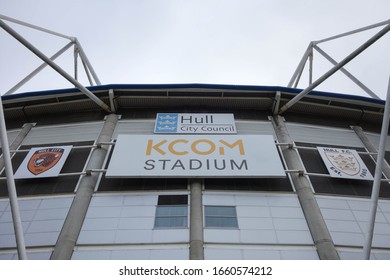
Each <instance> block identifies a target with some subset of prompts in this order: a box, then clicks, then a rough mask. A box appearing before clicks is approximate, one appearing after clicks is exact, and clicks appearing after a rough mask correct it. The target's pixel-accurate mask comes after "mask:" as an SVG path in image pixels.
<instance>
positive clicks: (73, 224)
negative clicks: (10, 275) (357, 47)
mask: <svg viewBox="0 0 390 280" xmlns="http://www.w3.org/2000/svg"><path fill="white" fill-rule="evenodd" d="M89 90H90V91H91V92H93V93H94V94H95V96H97V97H98V98H99V99H100V100H102V101H103V102H104V103H105V104H108V105H109V106H110V109H111V113H107V112H105V111H103V110H102V109H101V107H100V106H98V105H97V104H96V103H95V102H93V101H92V100H91V99H89V98H88V97H87V96H85V95H84V94H83V93H81V92H80V91H79V90H77V89H65V90H51V91H43V92H31V93H24V94H17V95H8V96H3V106H4V112H5V118H6V120H7V129H8V131H7V132H8V139H9V143H10V149H11V155H12V164H13V168H14V170H15V177H16V179H15V181H16V188H17V193H18V199H19V207H20V214H21V219H22V225H23V233H24V238H25V244H26V248H27V255H28V258H29V259H206V260H211V259H360V258H362V246H363V244H364V238H365V232H366V228H367V222H368V213H369V207H370V205H371V204H370V196H371V189H372V179H369V178H365V177H364V176H369V174H372V175H373V174H374V171H375V156H376V155H375V154H373V153H372V152H373V150H372V149H375V147H376V148H377V147H378V145H379V137H380V127H381V123H382V117H383V108H384V102H383V101H380V100H376V99H372V98H365V97H360V96H351V95H342V94H336V93H327V92H312V93H310V94H309V95H307V96H305V97H304V98H303V99H301V100H300V101H299V102H298V103H297V104H295V105H294V106H292V107H291V108H290V109H289V110H288V111H286V112H285V113H284V114H283V115H278V114H275V112H277V111H278V107H280V106H283V105H284V104H286V103H287V102H288V101H289V100H291V99H292V98H293V97H295V96H296V95H297V94H298V93H299V92H300V90H299V89H293V88H286V87H264V86H229V85H204V84H185V85H175V84H173V85H103V86H94V87H90V88H89ZM157 115H158V116H160V117H163V119H164V117H165V120H164V121H167V120H168V122H167V124H168V126H169V120H170V117H171V118H174V117H176V120H177V121H178V122H184V123H185V122H187V127H189V125H188V123H189V122H190V121H192V123H193V124H194V125H193V127H198V128H199V127H207V126H208V125H210V127H213V126H211V122H212V121H214V124H215V123H216V121H217V120H218V118H220V117H221V116H222V117H224V118H223V119H219V123H217V124H216V125H217V126H218V125H219V127H225V128H226V127H231V126H233V128H232V129H234V131H233V133H231V132H230V131H228V132H226V131H223V132H220V131H217V132H215V131H214V132H212V134H210V133H209V131H206V132H204V133H202V134H200V133H199V131H198V132H196V133H192V134H189V133H187V134H185V133H183V132H180V131H179V132H178V133H174V132H173V131H169V132H168V133H166V132H162V133H161V131H158V128H157V122H158V121H159V120H158V118H157ZM180 118H181V119H180ZM195 122H196V123H195ZM224 122H225V123H224ZM171 127H173V125H171ZM214 127H215V126H214ZM166 129H168V127H166ZM206 130H207V129H206ZM239 139H242V141H243V142H237V141H239ZM117 140H118V141H117ZM221 141H222V142H221ZM253 141H255V142H253ZM240 143H241V144H242V147H241V144H240ZM53 147H54V148H53ZM68 147H70V148H69V150H67V149H68ZM145 147H146V148H145ZM318 147H321V148H318ZM122 148H123V149H124V150H122ZM127 148H129V150H126V149H127ZM325 148H332V149H328V150H327V149H325ZM50 149H51V150H50ZM59 149H65V150H66V152H69V155H68V156H67V158H66V160H65V161H64V162H63V163H62V166H60V167H61V169H60V170H59V171H58V174H57V175H50V176H49V177H40V175H41V173H40V172H42V174H45V172H48V171H45V170H43V171H36V173H37V174H33V173H34V172H35V171H34V170H31V169H32V168H29V170H30V171H29V172H27V173H28V174H27V175H26V174H24V175H23V174H22V175H20V178H18V176H17V174H18V172H21V171H20V169H23V163H25V161H26V159H30V161H31V158H32V159H34V154H35V155H37V153H38V157H39V152H42V150H43V151H44V152H47V151H48V150H50V151H53V150H55V151H58V150H59ZM116 149H117V150H116ZM240 149H243V150H244V152H245V155H242V153H241V151H240ZM321 149H322V150H321ZM329 150H330V151H331V152H334V153H337V152H338V153H339V154H338V155H339V156H340V155H342V151H356V154H357V156H356V155H355V157H354V159H353V162H352V163H351V164H352V165H353V164H356V165H359V168H360V169H361V170H363V169H365V168H367V169H368V170H366V171H365V173H364V174H363V175H362V174H361V173H359V175H358V176H361V178H356V177H354V175H353V174H352V175H351V176H350V177H342V178H336V177H334V176H331V175H332V174H331V173H329V170H332V169H328V168H327V163H326V162H325V161H324V158H323V157H322V155H321V153H322V152H323V151H329ZM387 151H390V143H389V144H388V145H387ZM148 152H149V156H150V157H149V158H148V159H146V158H147V157H146V154H147V153H148ZM233 153H234V155H233V156H234V157H233V158H238V159H236V162H235V163H234V164H232V163H231V162H229V161H228V160H229V159H230V160H232V158H231V157H230V154H233ZM252 155H253V156H254V157H255V160H254V161H253V162H252V161H251V160H252V159H251V158H249V157H250V156H252ZM240 156H241V157H240ZM389 156H390V154H389V153H388V152H387V153H386V158H387V160H390V158H389ZM63 157H65V155H63ZM153 157H154V158H153ZM246 157H248V159H247V158H246ZM189 158H190V160H191V159H192V162H190V161H189ZM35 159H37V158H36V157H35ZM178 159H180V162H178ZM225 159H226V162H225V163H223V161H222V160H225ZM118 160H119V165H117V162H116V161H118ZM121 160H125V163H123V164H122V166H121ZM126 160H127V161H128V162H130V163H126ZM147 160H154V163H153V164H152V162H151V161H149V162H148V163H147V162H146V161H147ZM243 160H247V161H245V164H244V163H243ZM207 161H208V163H207ZM35 163H38V164H39V163H40V162H39V161H38V160H36V162H35ZM133 163H134V164H135V166H133ZM1 164H2V165H1V169H3V167H4V164H3V162H1ZM58 164H60V163H58ZM137 164H138V167H137V166H136V165H137ZM201 164H203V166H202V167H199V166H200V165H201ZM334 165H335V166H336V167H337V168H338V170H341V171H343V172H344V171H345V173H348V172H349V171H348V170H347V169H348V168H350V169H351V167H350V166H349V167H348V166H346V164H344V169H343V167H340V166H342V164H341V165H340V164H339V165H337V163H334ZM360 165H362V166H360ZM26 166H27V165H26ZM137 168H140V169H139V170H137ZM251 168H253V169H254V171H253V172H254V173H251V172H252V171H251V170H249V169H251ZM53 169H54V167H53V168H51V169H49V170H53ZM118 169H121V171H118V172H117V173H116V170H118ZM122 169H123V170H124V171H123V170H122ZM281 169H282V172H280V170H281ZM126 170H127V171H128V172H129V173H128V174H127V173H126V172H127V171H126ZM333 170H335V169H333ZM22 171H23V170H22ZM385 171H386V170H385ZM148 172H149V173H148ZM280 173H282V174H280ZM335 174H336V175H337V173H335ZM367 174H368V175H367ZM386 174H387V173H385V175H384V178H386V177H385V176H386ZM108 175H109V176H108ZM23 176H24V177H23ZM362 176H363V177H362ZM0 195H1V198H0V211H1V212H0V258H1V259H17V257H18V256H17V250H16V243H15V235H14V229H13V225H12V218H11V211H10V204H9V200H8V193H7V187H6V180H5V175H4V173H3V174H2V177H1V178H0ZM389 198H390V187H389V184H388V183H387V181H385V180H383V182H382V184H381V191H380V200H379V204H378V212H377V219H376V225H375V232H374V238H373V245H372V251H371V258H372V259H390V200H389Z"/></svg>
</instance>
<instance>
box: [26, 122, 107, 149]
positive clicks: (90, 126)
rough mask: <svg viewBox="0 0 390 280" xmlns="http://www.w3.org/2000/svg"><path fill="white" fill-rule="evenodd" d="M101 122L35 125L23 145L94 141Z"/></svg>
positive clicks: (101, 124) (98, 132) (100, 127)
mask: <svg viewBox="0 0 390 280" xmlns="http://www.w3.org/2000/svg"><path fill="white" fill-rule="evenodd" d="M102 126H103V122H93V123H92V122H90V123H78V124H70V125H63V126H41V127H40V126H36V127H33V128H32V129H31V131H30V132H29V133H28V135H27V136H26V138H25V139H24V141H23V145H38V144H54V143H70V142H83V141H95V140H96V139H97V138H98V136H99V134H100V131H101V129H102Z"/></svg>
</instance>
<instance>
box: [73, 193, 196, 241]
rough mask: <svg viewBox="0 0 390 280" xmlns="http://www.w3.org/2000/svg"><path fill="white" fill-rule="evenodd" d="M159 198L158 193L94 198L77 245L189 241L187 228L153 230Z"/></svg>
mask: <svg viewBox="0 0 390 280" xmlns="http://www.w3.org/2000/svg"><path fill="white" fill-rule="evenodd" d="M157 199H158V194H134V195H120V196H119V195H118V196H115V195H105V196H94V197H93V198H92V200H91V204H90V206H89V209H88V212H87V216H86V218H85V220H84V224H83V227H82V229H81V233H80V235H79V239H78V241H77V243H78V244H140V243H147V244H153V243H171V242H174V243H175V242H185V243H186V242H189V230H188V228H185V229H181V228H170V229H169V230H167V229H154V219H155V213H156V206H157ZM167 233H169V234H167Z"/></svg>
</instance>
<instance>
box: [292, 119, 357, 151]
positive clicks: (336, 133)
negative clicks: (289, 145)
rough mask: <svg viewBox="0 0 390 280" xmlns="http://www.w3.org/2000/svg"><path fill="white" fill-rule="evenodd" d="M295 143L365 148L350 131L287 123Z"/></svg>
mask: <svg viewBox="0 0 390 280" xmlns="http://www.w3.org/2000/svg"><path fill="white" fill-rule="evenodd" d="M286 125H287V129H288V132H289V134H290V136H291V139H292V140H293V141H294V142H304V143H315V144H326V145H333V146H346V147H364V145H363V143H362V141H360V139H359V137H358V136H357V135H356V133H355V132H354V131H353V130H352V129H350V130H348V129H340V128H330V127H324V126H310V125H302V124H295V123H286Z"/></svg>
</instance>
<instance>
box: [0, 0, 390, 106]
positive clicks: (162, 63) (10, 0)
mask: <svg viewBox="0 0 390 280" xmlns="http://www.w3.org/2000/svg"><path fill="white" fill-rule="evenodd" d="M389 11H390V1H389V0H369V1H368V0H326V1H321V0H312V1H309V0H165V1H164V0H66V1H64V0H34V1H30V0H0V14H2V15H4V16H8V17H12V18H15V19H18V20H21V21H24V22H28V23H31V24H34V25H38V26H40V27H44V28H47V29H50V30H53V31H56V32H59V33H62V34H65V35H69V36H75V37H77V38H78V40H79V41H80V43H81V45H82V46H83V48H84V50H85V52H86V54H87V56H88V58H89V60H90V61H91V64H92V65H93V67H94V69H95V71H96V72H97V74H98V76H99V78H100V80H101V82H102V84H114V83H118V84H158V83H178V84H180V83H211V84H235V85H262V86H287V84H288V82H289V80H290V78H291V76H292V75H293V73H294V70H295V68H296V67H297V65H298V63H299V61H300V59H301V57H302V56H303V54H304V52H305V50H306V48H307V46H308V44H309V42H310V41H314V40H320V39H324V38H327V37H330V36H333V35H337V34H340V33H344V32H348V31H351V30H354V29H357V28H361V27H365V26H368V25H372V24H375V23H379V22H382V21H385V20H388V19H389V18H390V17H389V15H390V12H389ZM5 22H6V23H7V24H8V25H9V26H11V27H12V28H14V29H15V30H16V31H17V32H19V33H20V34H21V35H22V36H24V37H25V38H27V39H28V40H29V41H30V42H31V43H33V44H34V45H35V46H36V47H38V48H39V49H40V50H41V51H43V52H44V53H45V54H46V55H47V56H51V55H53V54H54V53H55V52H57V51H58V50H59V49H60V48H62V47H63V46H65V45H66V44H67V43H68V42H69V41H67V40H66V39H62V38H58V37H53V36H52V35H47V34H44V33H41V32H39V31H35V30H32V29H28V28H26V27H22V26H19V25H16V24H14V23H11V22H7V21H5ZM383 27H384V26H382V27H379V28H375V29H372V30H370V31H366V32H363V33H359V34H357V35H352V36H349V37H347V38H343V39H338V40H335V41H331V42H328V43H324V44H320V45H319V46H320V47H321V48H322V49H324V50H325V51H326V52H328V54H330V55H331V56H332V57H333V58H334V59H336V60H337V61H341V60H342V59H343V58H344V57H345V56H347V55H348V54H349V53H351V52H352V51H353V50H355V49H356V48H357V47H359V46H360V45H361V44H363V43H364V42H365V41H367V40H368V39H369V38H370V37H371V36H373V35H374V34H376V33H377V32H379V30H381V29H382V28H383ZM0 42H1V44H0V93H1V94H4V93H5V92H6V91H8V90H9V89H10V88H11V87H12V86H14V85H15V84H16V83H17V82H19V81H20V80H21V79H22V78H24V76H26V75H27V74H29V73H30V72H31V71H32V70H34V69H35V67H37V66H38V65H40V63H41V61H40V60H39V59H38V58H36V57H35V55H33V54H32V53H31V52H30V51H29V50H27V49H26V48H25V47H24V46H22V45H21V44H20V43H18V42H17V41H16V40H15V39H14V38H12V37H11V36H10V35H9V34H8V33H6V32H5V31H4V30H0ZM56 63H58V64H59V65H60V66H61V67H63V68H64V69H65V70H66V71H68V72H69V73H70V74H72V75H73V66H72V65H73V51H72V50H68V51H67V52H66V53H65V54H64V55H63V56H61V58H59V59H58V60H56ZM331 67H332V65H331V64H330V63H329V62H327V61H326V60H325V59H324V58H322V57H321V55H320V54H318V53H317V52H315V54H314V80H315V79H317V78H318V77H320V76H321V75H322V74H323V73H325V72H326V71H327V70H329V69H330V68H331ZM306 69H307V68H306ZM346 69H347V70H349V71H350V72H351V73H352V74H353V75H355V76H356V77H357V78H359V79H360V80H361V81H362V82H363V83H364V84H365V85H366V86H368V87H369V88H370V89H371V90H372V91H374V92H375V93H376V94H377V95H378V96H380V97H381V98H382V99H384V98H385V96H386V92H387V88H388V81H389V74H390V32H389V33H387V34H386V35H385V36H384V37H382V38H381V39H380V40H379V41H377V42H376V43H375V44H374V45H372V46H371V47H370V48H369V49H367V50H366V51H365V52H364V53H362V54H360V55H359V56H358V57H357V58H356V59H355V60H353V61H352V62H351V63H349V64H347V66H346ZM81 72H82V68H80V69H79V73H80V81H81V82H82V83H83V84H85V85H88V82H87V80H86V78H85V76H84V75H81ZM306 73H307V71H306V70H305V75H304V77H302V80H301V83H300V84H299V86H298V87H299V88H305V87H306V86H307V85H308V81H307V80H308V78H307V75H306ZM71 87H73V85H71V84H70V83H69V82H68V81H66V80H64V78H62V77H61V76H60V75H59V74H57V73H56V72H54V70H52V69H50V68H49V67H47V68H46V69H45V70H44V71H42V72H41V73H40V74H39V75H38V76H36V77H35V78H34V79H33V80H31V81H30V82H28V83H27V84H26V85H25V86H23V87H22V88H21V89H20V90H19V91H18V92H26V91H37V90H47V89H58V88H71ZM317 89H318V90H323V91H331V92H341V93H347V94H355V95H363V96H367V95H366V94H365V93H363V91H362V90H361V89H360V88H358V87H357V86H356V85H355V84H354V83H353V82H352V81H350V80H349V79H348V78H347V77H346V76H344V75H343V74H341V73H336V74H335V75H334V77H332V78H330V79H329V80H328V81H326V82H325V83H323V84H322V85H320V86H319V87H318V88H317Z"/></svg>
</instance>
